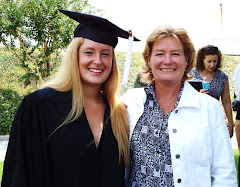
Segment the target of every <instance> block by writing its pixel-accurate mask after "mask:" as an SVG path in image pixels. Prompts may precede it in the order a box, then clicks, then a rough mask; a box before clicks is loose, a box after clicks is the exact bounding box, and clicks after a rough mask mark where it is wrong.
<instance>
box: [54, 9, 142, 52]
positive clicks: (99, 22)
mask: <svg viewBox="0 0 240 187" xmlns="http://www.w3.org/2000/svg"><path fill="white" fill-rule="evenodd" d="M59 11H60V12H61V13H63V14H65V15H67V16H68V17H70V18H71V19H73V20H75V21H77V22H79V23H80V24H79V25H78V26H77V28H76V29H75V31H74V37H83V38H87V39H90V40H93V41H95V42H99V43H103V44H107V45H110V46H112V47H113V48H115V47H116V45H117V43H118V37H121V38H126V39H128V38H129V35H131V33H129V32H128V31H125V30H123V29H121V28H119V27H118V26H116V25H114V24H113V23H111V22H110V21H108V20H107V19H104V18H101V17H98V16H94V15H90V14H83V13H79V12H74V11H68V10H62V9H59ZM133 40H134V41H140V40H139V39H137V38H135V37H133Z"/></svg>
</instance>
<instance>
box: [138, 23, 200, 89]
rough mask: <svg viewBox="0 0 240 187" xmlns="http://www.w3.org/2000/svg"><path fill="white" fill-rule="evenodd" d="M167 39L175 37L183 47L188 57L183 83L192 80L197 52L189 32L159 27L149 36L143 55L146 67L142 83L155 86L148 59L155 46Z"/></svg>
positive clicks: (143, 70) (143, 71) (181, 29)
mask: <svg viewBox="0 0 240 187" xmlns="http://www.w3.org/2000/svg"><path fill="white" fill-rule="evenodd" d="M165 37H174V38H176V39H177V40H178V41H179V42H180V43H181V44H182V47H183V50H184V55H185V56H186V57H188V65H187V67H186V69H185V73H184V75H183V81H185V80H188V79H190V78H191V77H192V76H189V75H188V74H189V72H190V71H191V70H192V68H193V67H194V64H195V58H196V51H195V49H194V46H193V43H192V41H191V39H190V38H189V36H188V34H187V31H186V30H185V29H183V28H172V27H171V26H158V27H157V28H156V29H154V31H153V32H152V33H151V34H150V35H149V36H148V38H147V41H146V44H145V48H144V51H143V53H142V55H143V58H144V61H145V65H144V66H143V67H142V71H141V72H142V77H141V81H142V82H143V83H151V84H153V80H154V79H153V78H154V77H153V75H152V73H151V72H150V68H149V66H148V58H149V57H150V56H151V54H152V48H153V44H154V43H155V42H157V41H159V40H160V39H163V38H165Z"/></svg>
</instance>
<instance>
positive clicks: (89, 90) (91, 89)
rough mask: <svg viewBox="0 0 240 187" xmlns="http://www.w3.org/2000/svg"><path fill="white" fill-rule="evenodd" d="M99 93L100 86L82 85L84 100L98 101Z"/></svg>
mask: <svg viewBox="0 0 240 187" xmlns="http://www.w3.org/2000/svg"><path fill="white" fill-rule="evenodd" d="M100 91H101V87H100V86H90V85H87V86H86V85H85V86H84V85H83V95H84V100H92V101H95V100H98V99H99V93H100Z"/></svg>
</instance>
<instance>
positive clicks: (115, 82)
mask: <svg viewBox="0 0 240 187" xmlns="http://www.w3.org/2000/svg"><path fill="white" fill-rule="evenodd" d="M82 44H83V38H81V37H76V38H74V39H73V40H72V41H71V43H70V44H69V46H68V48H67V51H66V54H65V56H64V58H63V62H62V67H61V69H60V71H59V73H58V75H57V76H56V78H54V79H53V80H52V81H51V82H49V83H46V84H44V85H43V86H42V87H41V88H46V87H51V88H53V89H55V90H58V91H61V92H67V91H70V90H71V91H72V108H71V111H70V112H69V114H68V116H67V117H66V119H65V121H64V122H63V123H62V124H60V125H59V127H58V128H57V129H55V131H56V130H58V129H59V128H61V127H62V126H63V125H67V124H69V123H71V122H72V121H75V120H77V119H78V118H79V117H80V116H81V114H82V111H83V99H84V95H83V88H82V83H81V77H80V72H79V67H78V54H79V48H80V47H81V45H82ZM113 53H114V52H113ZM112 63H113V64H112V70H111V73H110V75H109V77H108V79H107V80H106V81H105V82H104V83H103V85H102V90H103V94H104V96H105V97H106V100H107V102H108V104H109V106H110V119H111V125H112V130H113V133H114V136H115V137H116V139H117V142H118V149H119V159H120V158H121V157H123V158H124V161H125V164H127V163H128V161H129V125H128V113H127V109H126V106H125V105H124V104H123V103H122V102H121V101H120V99H119V97H118V96H117V94H116V93H117V90H118V87H119V71H118V66H117V62H116V57H115V53H114V55H113V62H112ZM55 131H53V132H52V134H53V133H54V132H55ZM52 134H51V135H52ZM51 135H50V136H51Z"/></svg>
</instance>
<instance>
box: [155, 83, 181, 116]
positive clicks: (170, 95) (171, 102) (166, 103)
mask: <svg viewBox="0 0 240 187" xmlns="http://www.w3.org/2000/svg"><path fill="white" fill-rule="evenodd" d="M181 87H182V83H180V84H179V83H178V84H174V85H160V84H157V85H156V84H155V95H156V99H157V101H158V103H159V105H160V106H161V108H162V111H163V114H164V115H165V114H167V113H168V112H170V111H172V110H173V109H174V106H175V103H176V101H177V98H178V94H179V92H180V90H181Z"/></svg>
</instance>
